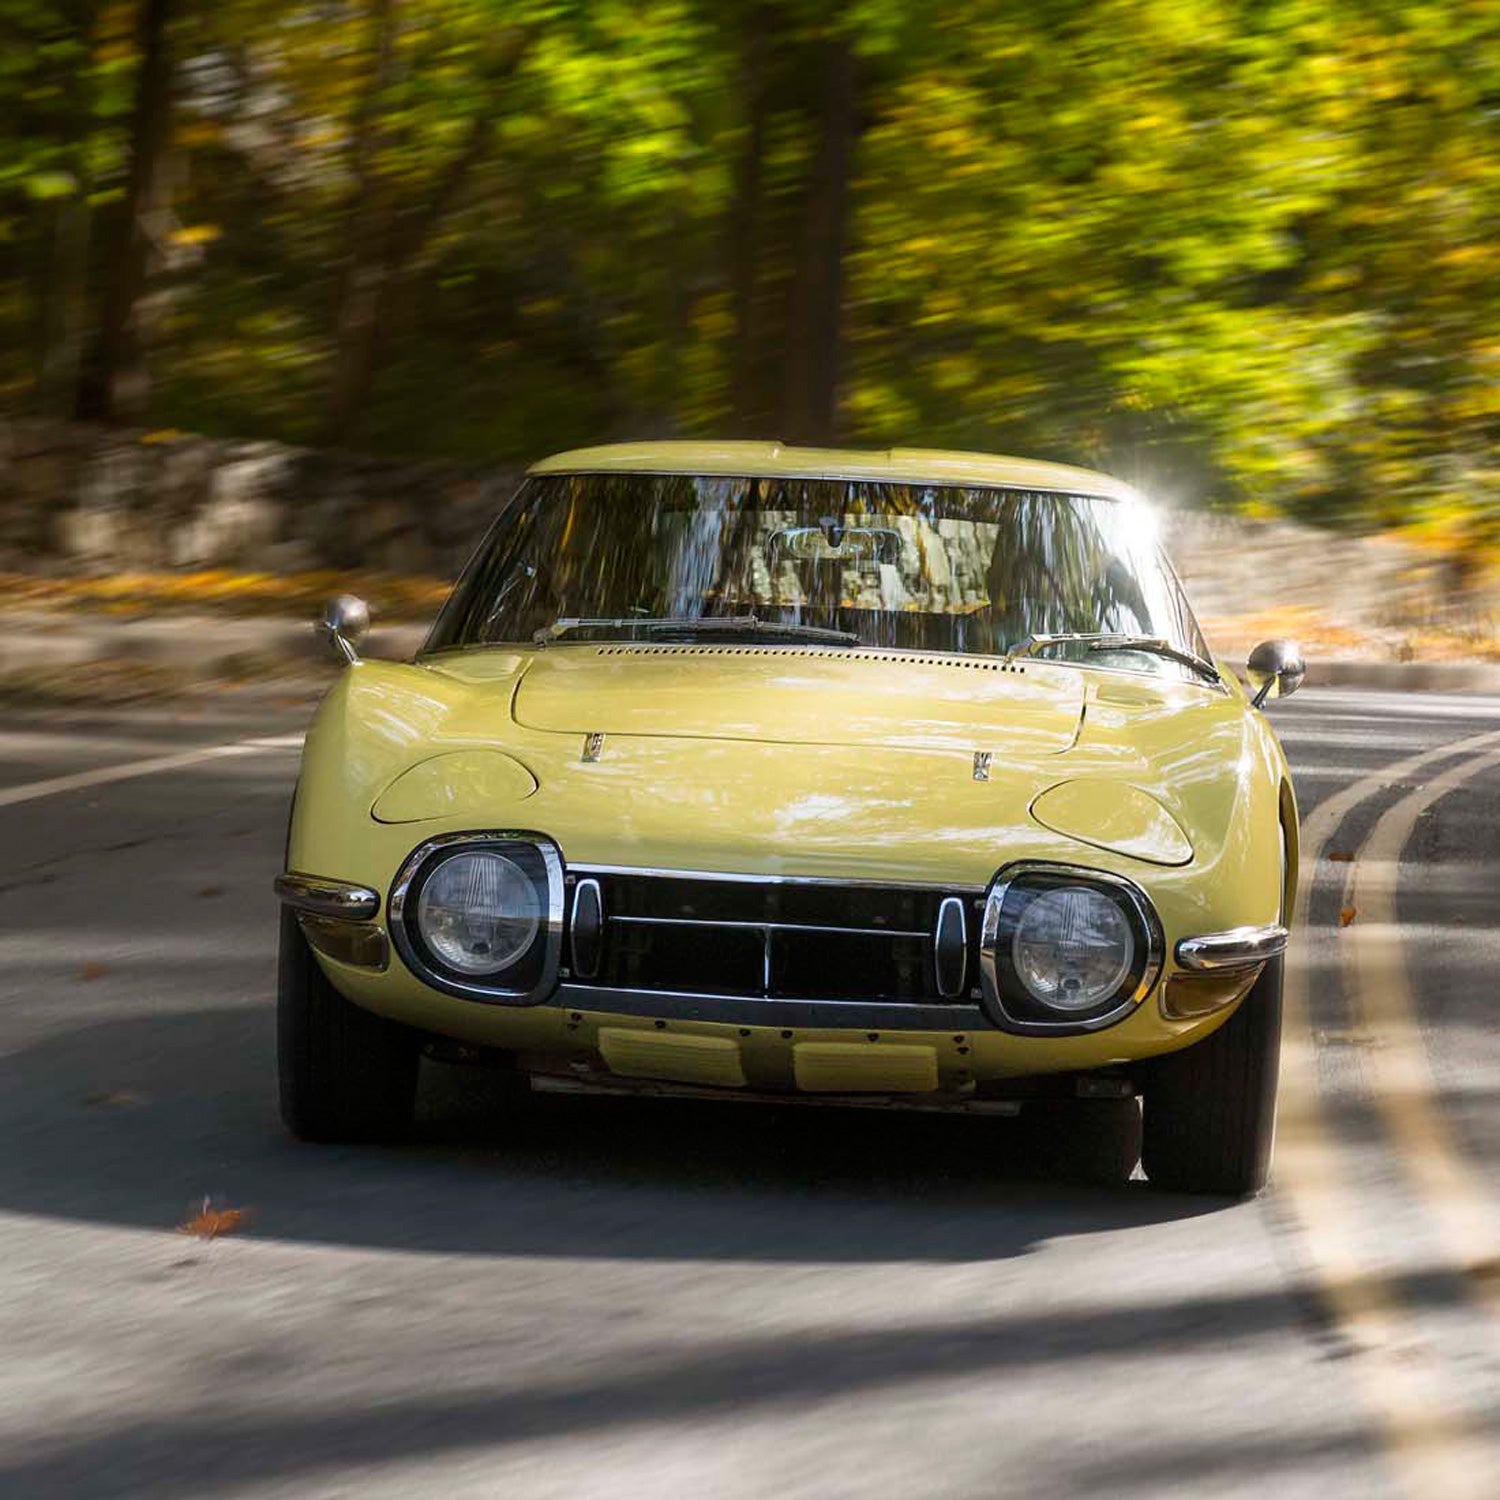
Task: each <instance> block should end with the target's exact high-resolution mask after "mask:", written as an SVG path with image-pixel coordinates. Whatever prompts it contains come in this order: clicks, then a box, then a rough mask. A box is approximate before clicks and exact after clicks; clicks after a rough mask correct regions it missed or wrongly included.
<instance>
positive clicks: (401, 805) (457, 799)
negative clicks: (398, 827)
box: [370, 750, 536, 823]
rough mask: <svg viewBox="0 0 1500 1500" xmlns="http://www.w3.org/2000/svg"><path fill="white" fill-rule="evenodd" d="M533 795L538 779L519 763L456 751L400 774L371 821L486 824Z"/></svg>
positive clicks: (489, 753)
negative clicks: (446, 820) (444, 820)
mask: <svg viewBox="0 0 1500 1500" xmlns="http://www.w3.org/2000/svg"><path fill="white" fill-rule="evenodd" d="M535 790H536V777H535V776H533V775H532V774H531V772H530V771H528V770H527V769H526V767H525V766H523V765H522V764H521V763H520V761H518V760H513V759H512V758H511V757H510V756H508V755H501V754H498V753H497V752H496V751H494V750H457V751H454V752H453V754H451V755H434V756H433V757H432V758H431V759H430V760H424V761H420V762H419V763H418V764H417V765H414V766H413V767H412V768H411V770H409V771H403V772H402V773H401V775H399V776H398V777H397V778H396V779H395V780H394V781H393V782H392V783H391V784H390V785H389V786H388V787H387V788H386V789H385V790H384V791H383V792H382V793H381V794H380V796H379V798H378V799H377V800H376V802H375V806H374V807H373V808H372V809H371V812H370V816H371V817H373V818H374V819H375V821H376V822H377V823H428V822H433V821H435V820H437V819H439V818H467V819H469V820H470V821H471V822H472V821H474V820H475V819H478V820H479V821H480V822H484V821H486V820H487V819H493V818H494V816H495V814H496V813H497V812H498V811H499V810H500V809H502V808H506V807H509V806H510V804H511V803H514V802H521V801H524V800H525V799H526V798H527V797H529V796H530V795H531V794H532V793H533V792H534V791H535Z"/></svg>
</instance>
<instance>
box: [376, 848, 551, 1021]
mask: <svg viewBox="0 0 1500 1500" xmlns="http://www.w3.org/2000/svg"><path fill="white" fill-rule="evenodd" d="M479 851H483V852H492V853H496V854H502V855H505V856H506V857H507V858H509V859H510V860H512V861H513V862H514V863H515V864H517V865H518V866H520V868H521V869H522V870H523V872H524V873H525V874H527V875H528V876H529V877H530V878H531V880H532V882H533V884H534V886H535V888H536V892H537V896H538V899H539V902H540V905H541V910H542V920H541V923H540V925H539V927H538V930H537V933H536V936H535V937H534V938H533V940H532V942H531V945H530V947H529V948H527V949H526V950H525V952H524V954H523V955H522V956H521V957H519V958H517V959H516V960H514V961H513V962H512V963H510V964H508V965H507V966H506V967H505V968H504V969H502V970H501V971H500V972H499V973H497V974H495V975H494V976H493V977H478V976H474V975H466V974H462V973H460V972H458V971H457V970H455V969H452V968H450V967H448V966H447V965H446V964H444V963H443V961H442V960H441V959H440V958H439V957H438V955H437V954H436V953H434V952H433V951H432V949H431V948H430V947H429V946H428V944H427V942H426V941H425V939H424V938H423V935H422V932H421V929H420V927H419V925H418V921H417V914H418V908H419V904H420V899H421V894H422V888H423V886H424V885H425V883H426V882H427V881H428V880H430V879H431V877H432V876H433V874H434V873H435V872H436V871H437V870H438V868H439V867H440V866H442V865H443V864H445V863H446V862H447V861H448V860H450V859H452V858H453V857H454V856H456V855H459V854H468V853H473V852H479ZM386 910H387V913H388V915H389V922H390V931H391V941H392V942H393V943H394V944H395V946H396V951H397V952H398V953H399V954H400V955H401V959H402V962H403V963H404V964H405V965H406V967H407V968H408V969H410V970H411V972H412V973H413V974H414V975H415V976H416V977H417V978H418V979H420V980H421V981H422V982H423V983H424V984H428V985H431V986H432V988H433V989H436V990H441V991H442V992H443V993H444V994H447V995H455V996H457V997H459V998H460V999H463V1000H480V1001H484V1002H486V1003H488V1004H491V1005H538V1004H540V1003H541V1002H542V1001H543V1000H545V999H546V998H547V997H548V996H549V995H550V994H551V993H552V991H553V990H554V989H555V988H556V987H557V975H558V967H559V964H560V963H561V959H562V934H563V859H562V854H561V852H560V851H559V849H558V847H557V845H556V844H554V843H553V842H552V840H551V839H549V838H547V837H546V835H545V834H540V833H531V832H525V831H519V830H512V829H489V830H484V831H481V832H475V833H450V834H443V835H441V836H440V837H437V838H432V839H428V840H426V841H425V842H423V843H421V844H419V845H418V846H417V847H416V848H415V849H413V850H412V852H411V853H410V854H409V855H408V856H407V857H406V859H405V861H403V863H402V865H401V868H400V870H399V871H398V872H397V874H396V879H395V882H394V884H393V885H392V886H391V892H390V899H389V901H388V903H387V906H386Z"/></svg>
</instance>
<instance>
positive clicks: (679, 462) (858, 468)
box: [527, 442, 1140, 500]
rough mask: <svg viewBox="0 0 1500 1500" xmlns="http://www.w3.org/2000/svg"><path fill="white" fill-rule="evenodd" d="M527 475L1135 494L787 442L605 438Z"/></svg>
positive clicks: (1075, 476)
mask: <svg viewBox="0 0 1500 1500" xmlns="http://www.w3.org/2000/svg"><path fill="white" fill-rule="evenodd" d="M527 472H528V473H530V474H607V473H626V474H631V473H649V474H729V475H736V474H757V475H764V476H770V477H779V478H785V479H873V480H879V481H883V482H885V483H887V484H972V485H1000V486H1007V487H1009V488H1012V489H1022V490H1054V491H1057V492H1058V493H1061V494H1067V495H1101V496H1104V497H1105V498H1107V499H1114V500H1134V499H1139V498H1140V497H1139V496H1138V495H1137V493H1136V491H1135V490H1133V489H1132V488H1131V487H1130V486H1129V485H1128V484H1126V483H1125V482H1124V481H1123V480H1119V479H1115V478H1113V477H1112V476H1111V475H1109V474H1097V473H1095V472H1094V471H1093V470H1092V469H1076V468H1074V467H1073V466H1072V465H1070V464H1053V463H1043V462H1040V461H1038V460H1036V459H1031V458H1008V457H1006V456H1004V455H1002V454H998V453H959V452H954V451H951V450H949V449H943V448H884V449H867V448H798V447H794V446H791V445H789V444H786V443H737V442H725V443H682V442H659V443H611V444H610V445H609V446H608V447H601V448H575V449H573V450H572V451H571V452H568V453H557V454H554V455H553V456H552V457H551V458H544V459H543V460H542V461H541V462H540V463H536V464H533V465H532V466H531V468H530V469H529V470H527Z"/></svg>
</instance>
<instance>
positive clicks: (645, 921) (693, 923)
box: [605, 896, 963, 938]
mask: <svg viewBox="0 0 1500 1500" xmlns="http://www.w3.org/2000/svg"><path fill="white" fill-rule="evenodd" d="M948 900H949V901H957V900H958V898H957V897H956V896H950V897H949V898H948ZM943 904H944V905H945V906H946V905H947V902H946V901H945V902H944V903H943ZM959 904H960V905H962V904H963V903H962V902H959ZM605 920H606V921H609V922H628V923H630V924H631V925H632V926H636V927H738V928H747V929H748V930H750V931H751V932H833V933H845V934H848V935H850V936H853V937H899V938H930V937H931V936H932V934H931V933H930V932H926V931H923V932H914V931H913V930H912V929H910V928H908V927H830V926H826V925H825V924H824V923H822V922H739V921H731V920H729V919H728V918H726V919H725V920H723V921H717V920H715V919H714V918H713V917H615V916H611V917H606V918H605Z"/></svg>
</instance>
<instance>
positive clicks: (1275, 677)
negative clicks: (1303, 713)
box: [1245, 641, 1307, 708]
mask: <svg viewBox="0 0 1500 1500" xmlns="http://www.w3.org/2000/svg"><path fill="white" fill-rule="evenodd" d="M1245 675H1246V676H1247V677H1248V678H1249V679H1250V686H1251V687H1252V688H1253V689H1254V691H1255V696H1254V698H1252V699H1251V700H1250V701H1251V704H1252V706H1253V707H1255V708H1263V707H1264V706H1265V703H1266V700H1267V699H1268V698H1290V697H1291V696H1292V694H1293V693H1295V692H1296V691H1297V689H1298V688H1299V687H1301V686H1302V679H1303V678H1304V677H1306V676H1307V663H1306V662H1305V661H1304V660H1303V659H1302V647H1301V646H1299V645H1298V644H1297V643H1296V641H1262V642H1261V643H1260V645H1258V646H1257V647H1256V648H1255V650H1254V651H1252V652H1251V653H1250V660H1249V662H1248V663H1246V666H1245Z"/></svg>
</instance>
